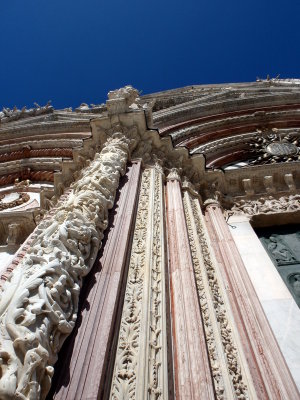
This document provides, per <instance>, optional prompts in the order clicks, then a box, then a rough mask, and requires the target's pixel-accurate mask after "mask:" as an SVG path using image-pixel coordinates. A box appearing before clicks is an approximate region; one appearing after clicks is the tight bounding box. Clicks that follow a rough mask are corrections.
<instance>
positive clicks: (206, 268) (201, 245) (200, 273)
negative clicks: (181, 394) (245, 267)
mask: <svg viewBox="0 0 300 400" xmlns="http://www.w3.org/2000/svg"><path fill="white" fill-rule="evenodd" d="M183 205H184V211H185V216H186V222H187V230H188V236H189V241H190V246H191V252H192V259H193V265H194V271H195V278H196V286H197V291H198V297H199V302H200V306H201V314H202V319H203V322H204V330H205V336H206V341H207V347H208V354H209V361H210V366H211V370H212V375H213V382H214V387H215V392H216V398H217V399H230V398H240V399H241V398H242V399H247V398H249V392H248V389H247V385H246V382H245V373H244V371H242V368H241V362H240V360H239V355H238V351H237V345H236V344H235V339H234V337H233V333H232V329H231V327H230V323H229V321H230V317H231V315H230V311H228V309H227V307H226V303H225V300H224V294H223V292H222V289H221V287H220V276H219V275H218V273H217V271H216V262H215V260H214V257H213V254H212V249H211V247H210V244H209V239H208V236H207V232H206V228H205V223H204V219H203V216H202V212H201V209H200V204H199V200H198V198H196V197H195V196H193V195H191V194H190V193H189V192H188V191H187V190H185V191H184V197H183ZM251 398H252V399H253V397H251Z"/></svg>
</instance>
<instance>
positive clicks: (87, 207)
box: [0, 129, 136, 400]
mask: <svg viewBox="0 0 300 400" xmlns="http://www.w3.org/2000/svg"><path fill="white" fill-rule="evenodd" d="M135 133H136V130H135ZM129 136H130V134H128V132H127V133H126V134H124V133H123V132H122V130H121V129H120V130H119V131H116V130H114V132H112V133H111V136H110V138H109V139H108V140H107V141H106V143H105V145H104V148H103V149H102V151H101V153H100V154H96V156H95V159H94V161H93V162H91V164H90V165H89V166H88V167H87V168H85V169H84V170H82V172H81V178H80V179H79V180H78V181H77V182H76V183H75V184H74V185H73V191H72V193H71V194H70V196H69V198H68V200H67V201H66V202H65V203H64V204H62V205H61V206H60V207H58V209H57V212H56V214H55V215H54V216H53V217H52V218H50V219H47V220H44V221H43V222H41V224H40V225H39V226H38V228H37V229H36V231H35V235H36V238H35V239H34V240H33V242H32V244H31V247H30V249H29V250H28V252H27V255H26V256H25V257H24V259H23V260H22V262H21V263H20V264H19V265H18V267H17V268H16V269H15V270H14V272H13V273H12V275H11V277H10V279H9V280H8V281H7V282H6V284H5V285H4V288H3V289H4V290H3V292H2V293H1V300H0V329H1V343H0V398H1V399H4V400H6V399H39V398H41V399H44V398H45V397H46V395H47V393H48V391H49V388H50V384H51V377H52V375H53V365H54V363H55V362H56V359H57V353H58V351H59V350H60V348H61V346H62V344H63V342H64V340H65V338H66V337H67V336H68V335H69V334H70V332H71V331H72V329H73V327H74V324H75V320H76V318H77V306H78V296H79V292H80V287H81V284H82V278H83V277H84V276H85V275H86V274H87V273H88V272H89V271H90V269H91V267H92V265H93V263H94V261H95V258H96V255H97V253H98V250H99V247H100V245H101V240H102V238H103V231H104V230H105V229H106V227H107V224H108V220H107V216H108V209H110V208H111V207H112V206H113V203H114V198H115V193H116V190H117V188H118V185H119V178H120V175H121V174H123V173H124V171H125V169H126V162H127V159H128V156H129V153H130V147H131V146H133V143H134V140H135V139H134V140H132V139H129Z"/></svg>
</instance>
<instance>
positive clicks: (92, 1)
mask: <svg viewBox="0 0 300 400" xmlns="http://www.w3.org/2000/svg"><path fill="white" fill-rule="evenodd" d="M1 3H3V4H2V6H1V22H0V37H1V58H0V108H1V109H2V107H3V106H7V107H13V106H14V105H17V106H18V107H22V106H24V105H27V106H28V107H29V106H32V104H33V102H34V101H36V102H37V103H39V104H41V105H43V104H45V103H46V102H47V101H48V100H49V99H51V100H52V102H53V105H54V106H55V107H56V108H63V107H69V106H72V107H76V106H78V105H79V104H80V103H81V102H87V103H96V104H97V103H101V102H104V101H105V100H106V94H107V92H108V91H109V90H112V89H116V88H119V87H121V86H124V85H126V84H132V85H133V86H135V87H136V88H137V89H139V90H142V92H143V93H144V94H146V93H151V92H155V91H160V90H167V89H171V88H175V87H181V86H185V85H191V84H204V83H222V82H244V81H245V82H247V81H254V80H255V78H256V76H260V77H266V75H267V74H269V75H270V76H271V77H275V76H276V75H277V74H281V77H300V68H299V67H300V46H299V44H300V29H299V15H300V1H299V0H293V1H289V0H286V1H285V2H283V1H276V0H273V1H268V0H260V1H257V0H252V1H248V0H244V1H243V0H227V1H226V0H222V1H221V0H210V1H202V0H198V1H194V0H185V1H177V2H176V1H175V0H173V1H171V0H161V1H157V0H152V1H147V2H146V1H143V0H139V1H137V0H123V1H122V0H107V1H105V2H104V1H102V0H86V1H80V2H79V1H77V0H72V1H71V0H59V1H58V0H26V1H24V0H22V1H21V0H9V1H6V2H4V1H2V2H1Z"/></svg>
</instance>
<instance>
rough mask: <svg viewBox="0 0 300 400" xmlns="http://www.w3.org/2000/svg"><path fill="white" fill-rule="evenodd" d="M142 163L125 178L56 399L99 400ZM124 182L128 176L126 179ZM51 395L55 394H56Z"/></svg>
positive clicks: (61, 370)
mask: <svg viewBox="0 0 300 400" xmlns="http://www.w3.org/2000/svg"><path fill="white" fill-rule="evenodd" d="M140 169H141V165H140V162H134V163H133V164H132V166H130V167H129V172H128V173H127V174H126V176H125V177H123V180H125V184H124V186H123V187H122V189H121V193H120V197H119V199H118V201H117V203H116V207H115V208H114V210H112V213H113V214H115V215H114V216H111V215H110V217H111V223H110V225H109V228H108V230H109V233H108V235H107V239H106V241H105V243H104V244H103V245H104V249H103V253H102V256H101V258H100V260H99V261H98V262H97V261H96V263H95V265H94V268H93V270H92V271H91V274H90V276H89V277H88V278H87V279H89V280H90V282H89V283H88V285H87V287H86V290H85V296H84V301H83V304H82V306H81V310H82V311H81V315H79V317H78V320H77V327H76V328H75V332H74V335H73V336H72V340H71V341H70V342H69V344H68V348H67V350H65V351H64V352H62V354H60V356H59V357H64V358H65V362H64V363H63V364H64V365H63V366H62V365H58V368H59V374H57V379H56V382H55V383H54V388H53V389H52V396H53V398H54V399H56V400H58V399H70V400H71V399H72V400H75V399H89V400H92V399H95V400H96V399H99V398H102V390H103V389H104V383H105V379H106V373H107V366H108V363H109V358H110V352H111V344H112V339H113V334H114V329H116V327H115V324H116V314H117V310H118V303H119V299H120V292H121V286H122V281H123V276H124V272H125V270H126V266H127V265H126V264H127V253H128V247H129V245H130V241H131V231H132V225H133V222H134V215H135V205H136V199H137V195H138V186H139V177H140ZM123 182H124V181H123ZM51 398H52V397H51Z"/></svg>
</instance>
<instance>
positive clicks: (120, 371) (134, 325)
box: [110, 168, 168, 400]
mask: <svg viewBox="0 0 300 400" xmlns="http://www.w3.org/2000/svg"><path fill="white" fill-rule="evenodd" d="M163 212H164V207H163V186H162V174H161V172H160V171H159V170H158V169H156V168H147V169H146V170H145V171H144V172H143V177H142V183H141V190H140V197H139V203H138V210H137V217H136V224H135V230H134V236H133V244H132V249H131V256H130V262H129V270H128V278H127V284H126V292H125V300H124V306H123V312H122V317H121V325H120V331H119V338H118V345H117V352H116V359H115V366H114V372H113V378H112V384H111V393H110V399H114V400H120V399H124V398H126V399H146V398H148V399H166V398H167V397H168V383H167V354H166V351H167V344H166V340H167V339H166V310H165V304H166V300H165V255H164V254H165V250H164V240H165V239H164V235H165V233H164V223H163V221H164V216H163Z"/></svg>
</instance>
